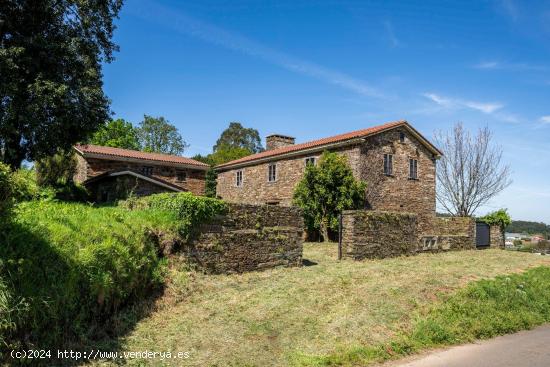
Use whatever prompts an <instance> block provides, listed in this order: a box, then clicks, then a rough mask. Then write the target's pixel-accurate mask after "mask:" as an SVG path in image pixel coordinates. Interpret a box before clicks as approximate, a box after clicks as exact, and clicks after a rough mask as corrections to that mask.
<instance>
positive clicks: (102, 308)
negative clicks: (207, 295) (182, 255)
mask: <svg viewBox="0 0 550 367" xmlns="http://www.w3.org/2000/svg"><path fill="white" fill-rule="evenodd" d="M177 225H178V224H177V220H176V217H175V215H174V214H171V213H168V212H166V211H159V210H146V211H140V210H137V211H129V210H125V209H122V208H115V207H101V208H96V207H92V206H90V205H86V204H76V203H59V202H53V201H49V202H48V201H33V202H25V203H21V204H19V205H18V206H17V207H16V208H15V209H14V212H13V215H12V218H11V223H10V224H9V226H8V227H7V228H6V230H5V231H2V233H0V242H1V243H2V246H0V293H1V294H0V311H2V315H0V318H1V319H2V320H0V321H1V322H0V345H1V347H5V346H6V345H7V346H9V347H17V346H20V347H32V346H36V347H38V346H42V347H50V348H53V347H55V346H60V345H67V344H68V343H69V342H72V341H77V340H79V339H82V338H86V337H88V336H91V335H93V334H94V332H95V329H96V328H99V327H100V326H101V324H102V322H104V321H105V320H107V318H108V317H109V316H110V315H113V314H115V313H116V312H117V311H118V310H119V309H121V308H123V307H124V306H125V305H126V304H127V303H129V302H131V301H135V300H136V299H141V298H144V297H147V296H148V295H149V293H150V292H151V290H152V289H155V288H158V287H160V286H161V285H162V284H163V282H164V272H165V270H166V266H165V261H164V260H162V259H160V258H159V256H158V255H157V252H158V250H157V238H156V236H155V233H161V232H162V233H163V234H164V237H167V236H170V235H173V236H177V235H178V233H177ZM0 351H1V350H0Z"/></svg>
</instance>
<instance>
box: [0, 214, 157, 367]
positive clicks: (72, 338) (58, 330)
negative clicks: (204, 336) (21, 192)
mask: <svg viewBox="0 0 550 367" xmlns="http://www.w3.org/2000/svg"><path fill="white" fill-rule="evenodd" d="M0 227H1V228H0V293H1V294H0V296H2V297H0V298H4V297H7V299H8V301H7V305H6V304H0V308H2V311H3V312H2V314H0V323H1V324H2V328H0V364H2V363H6V364H7V365H43V366H52V365H56V366H76V365H82V364H84V363H85V362H86V360H85V359H81V360H76V359H75V358H72V359H71V358H59V357H60V355H59V354H58V351H65V350H67V351H69V352H70V351H71V350H73V351H75V352H77V351H78V352H82V353H83V352H84V351H87V352H89V351H90V350H92V349H94V350H101V351H119V350H120V349H121V344H120V340H121V337H123V336H125V335H127V334H128V333H129V332H131V331H132V330H133V328H134V327H135V325H136V324H137V323H138V322H139V321H140V320H141V319H142V318H144V317H146V316H147V315H149V314H150V313H151V312H152V311H153V310H154V304H155V301H156V299H157V298H158V297H159V296H160V295H161V294H162V289H156V290H154V291H151V292H148V293H147V297H146V298H145V299H141V300H140V301H139V302H134V303H130V302H127V303H126V304H121V305H119V306H118V307H117V309H116V310H113V311H114V312H113V315H112V316H109V317H104V315H105V313H104V312H103V311H102V310H101V309H100V308H98V307H97V299H95V298H92V297H90V294H91V285H90V284H89V283H88V282H87V280H86V277H85V276H83V274H82V271H83V269H82V267H81V264H78V263H76V262H75V261H73V260H71V257H70V256H68V255H67V254H63V252H62V250H60V249H59V248H56V247H54V246H53V245H52V244H51V243H49V242H48V241H47V236H44V237H43V236H42V235H41V234H37V233H36V231H34V232H33V231H31V230H29V228H27V227H25V226H23V225H21V224H19V223H8V224H6V223H0ZM65 250H66V249H65ZM144 287H146V285H144ZM135 298H139V297H135ZM0 301H2V300H1V299H0ZM6 306H7V307H6ZM6 309H7V310H9V311H8V312H4V311H5V310H6ZM5 325H8V326H7V327H5ZM2 341H3V343H2ZM29 349H33V350H49V351H51V355H50V357H47V358H45V359H37V358H33V359H26V360H17V359H12V357H11V356H10V351H11V350H19V351H22V350H29ZM116 363H117V364H125V361H124V360H123V359H120V360H117V361H116Z"/></svg>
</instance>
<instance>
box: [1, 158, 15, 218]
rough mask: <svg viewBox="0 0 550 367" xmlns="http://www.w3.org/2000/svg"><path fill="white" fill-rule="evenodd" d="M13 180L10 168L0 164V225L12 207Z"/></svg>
mask: <svg viewBox="0 0 550 367" xmlns="http://www.w3.org/2000/svg"><path fill="white" fill-rule="evenodd" d="M13 191H14V187H13V179H12V175H11V170H10V168H9V167H8V166H7V165H5V164H3V163H0V224H1V223H4V222H5V219H2V218H5V217H6V216H7V215H8V213H9V211H10V209H11V207H12V205H13Z"/></svg>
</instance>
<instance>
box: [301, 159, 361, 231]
mask: <svg viewBox="0 0 550 367" xmlns="http://www.w3.org/2000/svg"><path fill="white" fill-rule="evenodd" d="M365 189H366V185H365V183H363V182H360V181H358V180H356V179H355V177H353V172H352V170H351V168H350V167H349V165H348V162H347V159H346V157H345V156H342V155H339V154H337V153H329V152H325V153H323V155H322V156H321V158H320V159H319V164H318V165H311V164H310V165H308V166H307V167H306V171H305V174H304V177H303V178H302V180H301V181H300V182H299V183H298V186H297V187H296V190H295V192H294V204H295V205H297V206H299V207H301V208H302V209H303V211H304V219H305V222H306V224H307V226H308V228H310V229H316V230H319V231H320V232H321V235H322V237H323V240H324V241H327V240H328V238H329V237H328V233H329V230H333V231H336V230H337V229H338V214H339V213H341V212H342V210H346V209H358V208H362V207H363V206H364V205H365Z"/></svg>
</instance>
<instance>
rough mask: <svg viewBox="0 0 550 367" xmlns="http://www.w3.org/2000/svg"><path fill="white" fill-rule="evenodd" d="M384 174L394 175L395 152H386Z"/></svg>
mask: <svg viewBox="0 0 550 367" xmlns="http://www.w3.org/2000/svg"><path fill="white" fill-rule="evenodd" d="M384 174H385V175H386V176H391V175H393V154H384Z"/></svg>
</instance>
